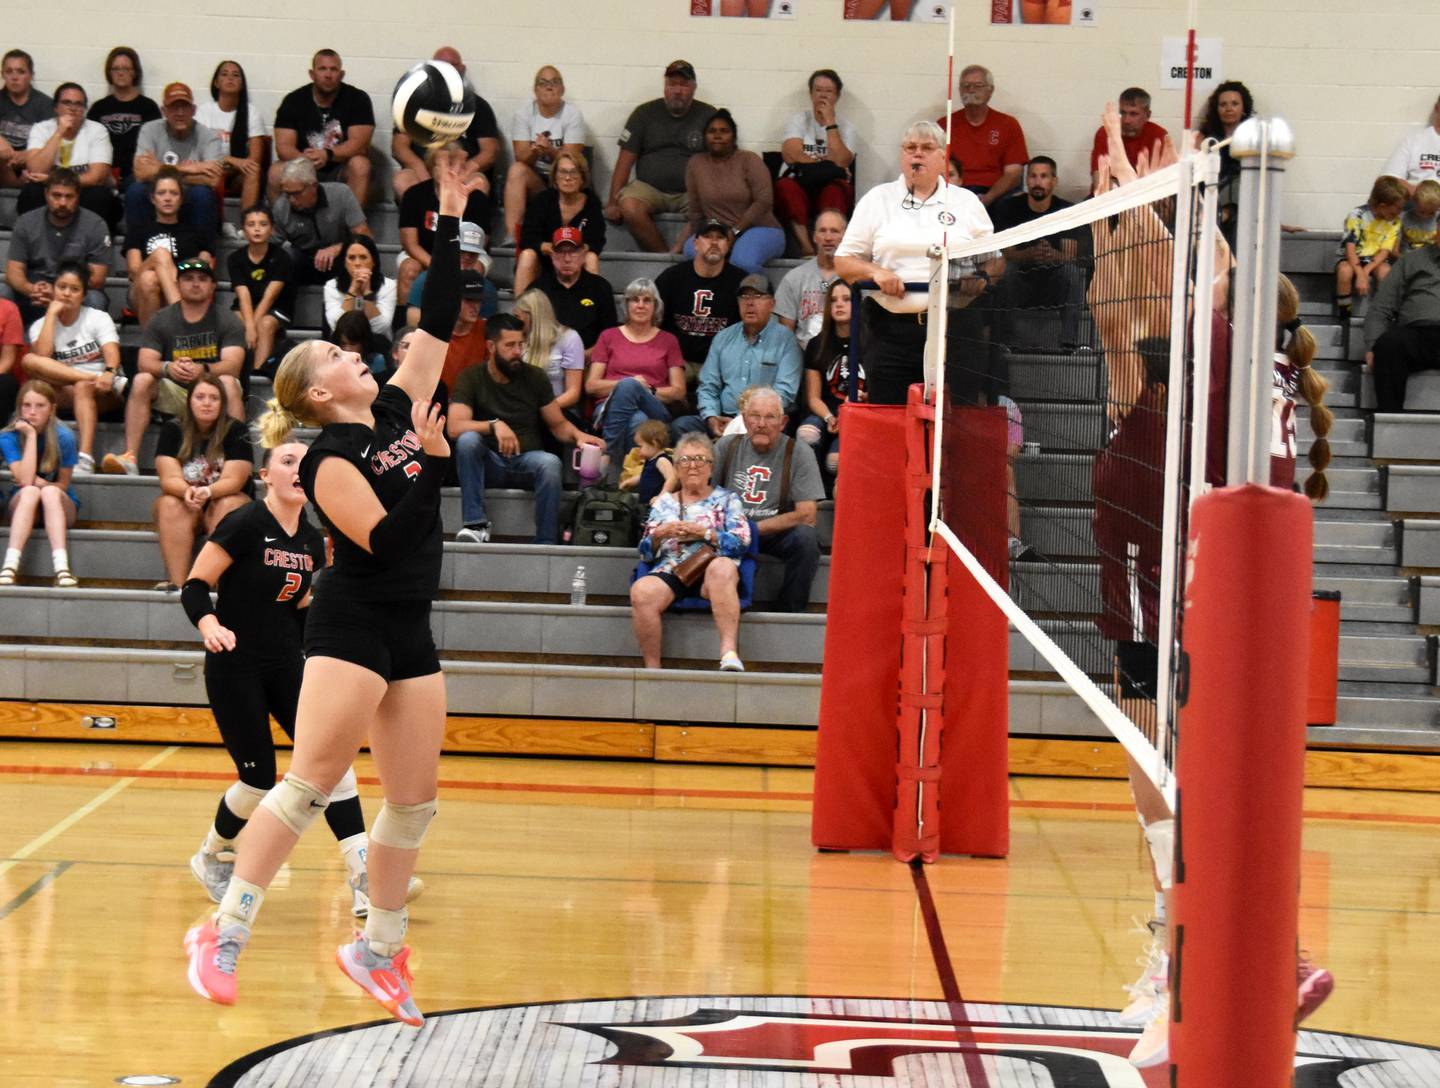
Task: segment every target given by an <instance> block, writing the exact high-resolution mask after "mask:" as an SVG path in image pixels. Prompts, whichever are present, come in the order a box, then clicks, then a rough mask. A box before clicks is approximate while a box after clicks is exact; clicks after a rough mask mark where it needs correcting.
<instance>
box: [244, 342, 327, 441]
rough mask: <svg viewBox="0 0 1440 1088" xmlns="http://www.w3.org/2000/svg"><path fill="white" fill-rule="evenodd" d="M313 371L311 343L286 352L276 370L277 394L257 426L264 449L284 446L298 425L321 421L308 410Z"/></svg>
mask: <svg viewBox="0 0 1440 1088" xmlns="http://www.w3.org/2000/svg"><path fill="white" fill-rule="evenodd" d="M311 370H312V367H311V363H310V342H307V343H304V344H301V345H299V346H298V347H293V348H291V349H290V350H289V351H287V352H286V353H285V358H284V359H283V360H281V363H280V367H279V369H278V370H276V371H275V383H274V387H273V388H274V390H275V395H274V396H272V397H271V398H270V399H269V400H268V401H267V402H266V404H265V411H264V412H262V413H261V414H260V418H259V419H257V420H256V421H255V425H254V426H255V432H256V435H257V436H258V437H259V439H260V445H261V446H263V447H264V448H265V449H267V450H270V449H274V448H275V447H276V446H280V445H283V444H284V443H285V442H287V441H289V440H290V436H291V434H292V433H293V432H294V431H295V430H296V429H297V428H299V427H314V426H317V425H318V424H319V422H320V421H319V420H318V419H316V418H315V417H314V416H313V415H312V414H311V412H310V410H309V404H310V400H309V398H308V397H307V396H306V395H305V394H307V393H308V392H309V391H310V383H311Z"/></svg>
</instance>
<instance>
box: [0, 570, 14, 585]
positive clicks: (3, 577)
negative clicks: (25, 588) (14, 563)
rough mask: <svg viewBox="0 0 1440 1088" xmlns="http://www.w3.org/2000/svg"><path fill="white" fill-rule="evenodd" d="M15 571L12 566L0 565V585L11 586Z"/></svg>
mask: <svg viewBox="0 0 1440 1088" xmlns="http://www.w3.org/2000/svg"><path fill="white" fill-rule="evenodd" d="M17 573H18V572H17V571H16V570H15V568H14V567H0V586H13V585H14V584H15V575H16V574H17Z"/></svg>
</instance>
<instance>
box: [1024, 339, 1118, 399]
mask: <svg viewBox="0 0 1440 1088" xmlns="http://www.w3.org/2000/svg"><path fill="white" fill-rule="evenodd" d="M1008 354H1009V359H1008V360H1007V361H1008V364H1009V370H1010V396H1011V397H1013V398H1014V399H1015V400H1016V401H1018V402H1019V403H1021V404H1024V403H1026V402H1027V401H1079V402H1081V403H1094V402H1096V401H1099V400H1103V398H1104V395H1105V368H1104V357H1103V355H1102V354H1101V353H1099V352H1093V351H1078V352H1074V353H1055V352H1051V353H1046V352H1010V353H1008Z"/></svg>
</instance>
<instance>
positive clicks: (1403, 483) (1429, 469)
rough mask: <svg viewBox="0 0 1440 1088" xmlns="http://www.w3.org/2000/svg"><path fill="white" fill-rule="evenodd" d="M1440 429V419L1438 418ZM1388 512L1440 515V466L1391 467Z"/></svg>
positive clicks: (1387, 486) (1387, 474)
mask: <svg viewBox="0 0 1440 1088" xmlns="http://www.w3.org/2000/svg"><path fill="white" fill-rule="evenodd" d="M1436 423H1437V430H1440V417H1436ZM1385 509H1386V510H1393V511H1400V512H1404V513H1407V514H1440V465H1389V466H1387V467H1386V469H1385Z"/></svg>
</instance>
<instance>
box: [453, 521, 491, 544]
mask: <svg viewBox="0 0 1440 1088" xmlns="http://www.w3.org/2000/svg"><path fill="white" fill-rule="evenodd" d="M455 542H456V543H457V544H489V543H490V526H489V525H467V526H465V528H463V529H461V530H460V531H459V532H458V533H456V534H455Z"/></svg>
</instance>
